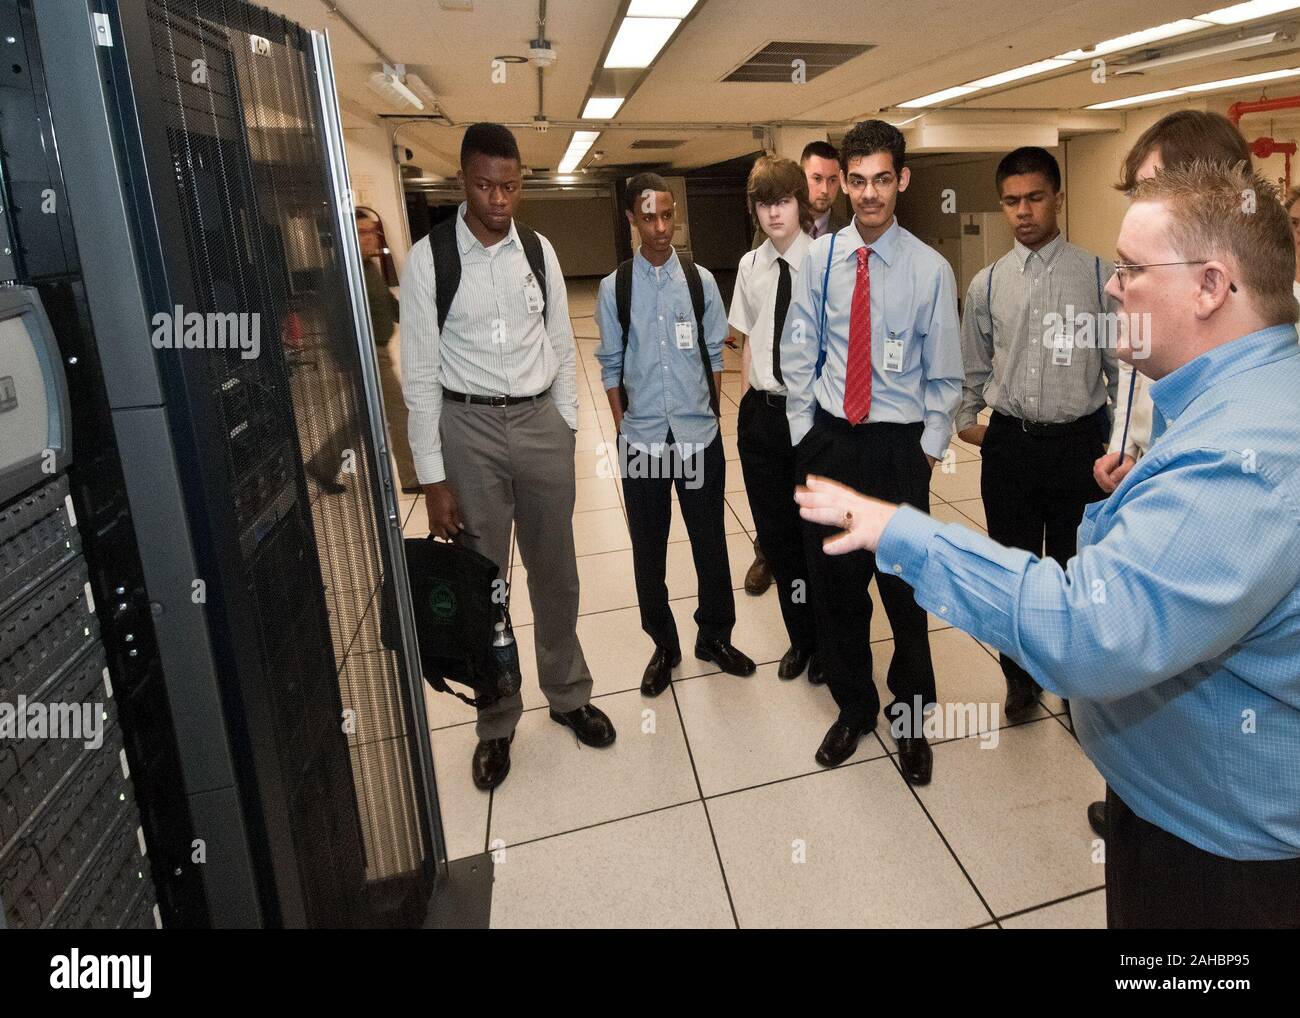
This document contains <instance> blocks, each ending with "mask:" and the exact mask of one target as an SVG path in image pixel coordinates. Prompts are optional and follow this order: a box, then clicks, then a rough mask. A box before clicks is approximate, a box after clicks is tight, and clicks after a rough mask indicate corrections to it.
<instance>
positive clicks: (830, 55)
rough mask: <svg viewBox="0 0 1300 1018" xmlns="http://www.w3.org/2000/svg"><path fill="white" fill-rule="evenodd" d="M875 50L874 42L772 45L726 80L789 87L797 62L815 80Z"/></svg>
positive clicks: (778, 43) (806, 74) (784, 43)
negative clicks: (776, 83)
mask: <svg viewBox="0 0 1300 1018" xmlns="http://www.w3.org/2000/svg"><path fill="white" fill-rule="evenodd" d="M875 48H876V47H875V46H874V45H872V44H871V43H842V42H769V43H768V44H767V45H766V46H764V47H763V48H762V49H761V50H759V51H758V52H757V53H755V54H754V55H753V56H751V57H750V58H749V59H748V60H746V61H745V62H744V63H743V64H741V65H740V66H739V67H737V68H736V69H735V70H734V71H732V72H731V73H730V74H728V75H727V76H726V77H725V78H723V79H722V80H723V81H771V82H781V83H784V84H788V83H789V82H790V76H791V75H792V74H793V73H794V70H795V67H794V61H796V60H802V61H803V62H804V65H805V66H804V80H805V81H812V80H813V78H815V77H817V75H819V74H825V73H826V72H827V71H830V70H834V69H835V68H836V67H839V66H840V64H843V63H847V62H848V61H850V60H852V59H853V58H854V57H856V56H861V55H862V54H863V53H865V52H867V50H871V49H875Z"/></svg>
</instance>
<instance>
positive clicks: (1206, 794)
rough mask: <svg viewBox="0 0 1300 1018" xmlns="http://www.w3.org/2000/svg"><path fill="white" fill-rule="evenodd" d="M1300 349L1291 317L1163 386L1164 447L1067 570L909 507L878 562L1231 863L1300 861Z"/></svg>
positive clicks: (1106, 770) (1102, 512)
mask: <svg viewBox="0 0 1300 1018" xmlns="http://www.w3.org/2000/svg"><path fill="white" fill-rule="evenodd" d="M1298 394H1300V350H1297V348H1296V342H1295V328H1294V327H1293V326H1291V325H1285V326H1276V327H1273V328H1268V329H1263V330H1261V331H1259V332H1255V333H1251V334H1249V335H1247V336H1243V337H1240V338H1238V339H1236V340H1233V341H1231V342H1229V343H1225V344H1223V345H1221V346H1219V347H1217V348H1215V349H1214V350H1211V351H1209V352H1208V353H1205V354H1203V355H1201V356H1200V357H1197V358H1196V359H1195V360H1193V361H1191V362H1189V363H1188V364H1185V365H1183V366H1182V367H1181V368H1179V369H1178V370H1176V371H1174V372H1172V373H1170V374H1169V375H1167V376H1166V377H1164V378H1162V379H1160V380H1159V381H1157V382H1155V383H1154V384H1153V385H1152V386H1151V396H1152V398H1153V399H1154V400H1155V403H1156V406H1157V408H1158V409H1159V411H1160V415H1161V418H1162V419H1163V421H1164V422H1165V425H1166V426H1165V430H1164V432H1163V434H1161V435H1159V436H1158V438H1157V439H1156V440H1155V441H1153V443H1152V445H1151V450H1150V452H1149V453H1148V454H1147V455H1146V456H1144V457H1142V458H1141V459H1139V460H1138V462H1137V465H1136V466H1135V467H1134V468H1133V469H1132V471H1131V472H1130V473H1129V474H1128V476H1127V477H1125V479H1124V480H1123V481H1122V482H1121V484H1120V486H1119V487H1118V488H1117V489H1116V490H1115V492H1114V493H1113V494H1112V495H1111V496H1110V498H1108V499H1106V500H1105V501H1102V502H1094V503H1093V504H1092V505H1090V506H1089V507H1088V509H1087V511H1086V512H1085V514H1084V517H1083V523H1082V524H1081V525H1080V527H1079V553H1078V555H1076V556H1075V557H1074V558H1072V559H1071V560H1070V562H1069V563H1068V564H1067V566H1066V567H1065V568H1064V569H1062V568H1061V567H1060V566H1059V565H1057V564H1056V563H1055V562H1053V561H1052V560H1051V559H1047V560H1042V559H1039V558H1038V557H1037V556H1034V555H1031V554H1029V553H1028V552H1024V551H1015V550H1012V549H1009V548H1004V547H1002V546H1001V545H999V544H996V543H994V542H993V541H991V540H989V539H988V538H987V537H985V536H983V535H982V534H975V533H972V532H971V531H969V530H967V529H965V528H964V527H960V526H957V525H956V524H948V525H943V524H940V523H938V522H936V521H935V520H933V519H931V518H930V517H928V516H925V515H924V514H922V513H920V512H917V511H916V510H915V509H911V508H905V509H901V510H900V511H899V512H897V513H896V514H895V515H894V517H893V519H892V520H891V521H890V523H889V526H888V527H886V528H885V532H884V534H883V536H882V538H881V542H880V548H879V551H878V561H879V562H880V567H881V568H882V569H891V570H893V571H894V572H895V573H896V574H898V575H900V576H901V577H902V578H903V579H904V580H906V581H907V582H908V583H909V584H911V585H912V587H913V588H914V589H915V591H916V599H917V601H918V603H920V604H921V605H922V606H924V607H925V608H927V609H928V610H930V611H932V612H935V613H936V614H938V615H939V616H940V617H941V618H944V619H946V620H948V621H949V622H951V623H952V624H953V625H954V626H958V627H960V628H961V629H964V630H966V631H967V632H969V633H971V634H973V635H974V636H976V637H977V638H979V639H981V640H984V641H986V642H988V643H990V644H992V645H993V646H994V647H996V648H997V649H998V650H1001V651H1005V652H1006V653H1008V654H1010V655H1011V656H1012V657H1013V658H1015V659H1016V660H1017V661H1019V662H1020V663H1021V664H1022V665H1024V666H1025V668H1027V669H1028V670H1029V672H1030V673H1031V674H1032V675H1033V676H1034V678H1035V679H1037V680H1038V681H1039V682H1040V683H1042V685H1043V687H1044V688H1046V689H1049V690H1051V691H1052V692H1054V693H1057V694H1058V695H1060V696H1064V697H1068V698H1069V699H1070V706H1071V712H1072V714H1073V718H1074V727H1075V731H1076V732H1077V733H1078V736H1079V742H1080V743H1081V744H1082V746H1083V748H1084V750H1085V751H1086V752H1087V753H1088V755H1089V756H1090V757H1091V758H1092V760H1093V762H1094V763H1095V764H1096V765H1097V769H1098V770H1100V771H1101V773H1102V775H1103V776H1104V777H1105V779H1106V781H1107V782H1109V783H1110V785H1111V787H1113V788H1114V789H1115V791H1116V792H1117V793H1119V795H1120V797H1121V798H1123V799H1124V801H1125V802H1127V803H1128V805H1129V806H1130V807H1131V808H1132V809H1133V811H1134V812H1135V813H1137V814H1138V815H1139V816H1141V817H1142V818H1144V819H1145V820H1148V821H1150V822H1151V823H1153V824H1155V825H1157V826H1158V827H1161V828H1163V829H1164V830H1166V831H1169V832H1170V833H1172V834H1175V835H1177V836H1178V837H1180V838H1182V839H1183V840H1184V841H1188V842H1191V843H1192V844H1193V845H1196V846H1198V847H1199V848H1202V849H1204V850H1205V851H1207V852H1212V853H1214V854H1216V855H1220V856H1225V857H1228V858H1232V859H1289V858H1295V857H1297V856H1300V414H1297V413H1296V408H1297V402H1298V401H1300V395H1298Z"/></svg>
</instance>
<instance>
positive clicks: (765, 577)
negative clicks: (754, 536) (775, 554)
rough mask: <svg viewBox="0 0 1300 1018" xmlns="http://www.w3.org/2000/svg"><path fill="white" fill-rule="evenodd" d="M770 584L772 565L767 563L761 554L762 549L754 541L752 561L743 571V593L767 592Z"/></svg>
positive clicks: (756, 593) (757, 593)
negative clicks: (747, 569) (747, 568)
mask: <svg viewBox="0 0 1300 1018" xmlns="http://www.w3.org/2000/svg"><path fill="white" fill-rule="evenodd" d="M771 585H772V567H771V566H769V565H768V564H767V559H766V558H765V557H764V555H763V549H762V548H760V547H759V546H758V542H757V541H755V542H754V562H753V564H752V565H751V566H750V567H749V571H748V572H747V573H745V593H746V594H754V595H755V596H757V595H759V594H765V593H767V588H768V587H770V586H771Z"/></svg>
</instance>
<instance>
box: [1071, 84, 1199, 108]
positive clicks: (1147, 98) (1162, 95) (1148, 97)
mask: <svg viewBox="0 0 1300 1018" xmlns="http://www.w3.org/2000/svg"><path fill="white" fill-rule="evenodd" d="M1186 92H1187V90H1186V89H1183V88H1167V89H1165V90H1164V91H1163V92H1146V93H1144V94H1143V95H1131V96H1129V97H1128V98H1127V99H1112V100H1111V101H1110V102H1104V103H1093V104H1092V105H1091V106H1085V107H1084V109H1085V110H1118V109H1121V108H1122V107H1124V106H1140V105H1142V104H1143V103H1153V102H1157V101H1158V100H1160V99H1168V98H1169V97H1170V96H1175V95H1185V94H1186Z"/></svg>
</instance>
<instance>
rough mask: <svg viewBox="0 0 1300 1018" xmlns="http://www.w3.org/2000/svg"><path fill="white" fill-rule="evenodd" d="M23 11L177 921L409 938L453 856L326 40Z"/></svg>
mask: <svg viewBox="0 0 1300 1018" xmlns="http://www.w3.org/2000/svg"><path fill="white" fill-rule="evenodd" d="M14 6H15V8H16V10H17V11H18V13H19V15H20V17H21V18H24V19H26V20H27V21H28V22H29V23H30V25H31V26H34V29H35V33H34V34H35V36H36V40H37V43H38V45H39V49H40V56H41V58H42V59H43V60H44V63H45V64H46V65H47V66H54V65H57V66H58V67H59V69H60V73H59V75H57V76H51V77H50V79H49V80H48V81H47V82H45V84H46V85H47V87H48V101H49V121H50V124H51V126H52V130H53V133H54V136H55V139H56V140H57V151H58V158H59V159H60V160H61V167H62V173H63V176H64V178H65V181H66V185H67V187H66V192H67V194H66V198H67V217H68V219H69V227H70V229H69V231H68V235H67V236H66V237H65V238H64V243H65V244H67V243H71V244H73V245H75V258H76V260H77V263H78V264H79V266H80V269H81V273H82V277H81V278H80V279H79V281H78V285H79V286H84V299H83V300H82V302H81V304H80V305H79V307H80V309H81V311H82V312H84V313H85V314H86V315H87V318H88V323H87V324H88V329H87V331H88V332H93V344H92V345H93V351H92V353H93V357H92V358H91V359H92V361H93V366H94V368H95V369H97V370H96V372H95V374H96V377H97V379H98V381H99V383H100V385H101V387H102V407H101V408H102V410H103V414H102V417H101V420H100V426H101V428H102V429H103V430H104V431H105V432H106V433H107V434H108V435H110V436H111V438H112V441H113V443H114V448H115V451H116V455H117V457H118V458H119V460H120V477H121V484H120V487H121V489H122V490H123V491H124V493H125V500H124V501H125V503H126V505H127V506H128V507H129V511H125V512H124V515H123V516H122V517H121V518H122V519H123V520H124V521H125V522H126V525H127V526H128V527H129V529H130V530H131V531H133V533H134V536H135V538H136V539H137V540H136V542H134V543H133V545H132V547H131V551H132V552H133V553H135V552H138V554H136V555H135V561H136V563H137V571H138V573H139V577H140V582H139V583H138V584H137V585H136V587H137V588H138V590H137V591H136V592H137V593H138V598H137V599H136V600H138V602H139V605H141V606H143V609H144V613H143V615H144V617H143V619H142V622H147V623H148V624H149V625H148V628H147V632H145V631H144V629H143V628H142V632H143V633H144V635H141V634H139V633H136V632H135V629H134V627H133V628H132V629H131V634H132V638H133V640H140V641H144V642H145V643H147V644H148V649H149V652H150V653H151V655H152V656H153V659H154V663H155V666H156V667H155V668H154V671H153V672H152V675H153V677H154V678H156V680H157V687H158V691H159V694H160V695H159V696H155V697H154V699H153V700H152V701H151V704H152V708H153V714H152V715H147V714H146V712H145V711H144V710H141V711H140V712H139V714H140V716H139V718H138V724H135V725H131V724H124V725H123V726H122V727H123V731H124V732H126V733H128V735H129V734H130V733H131V732H138V733H139V735H138V736H136V737H137V738H138V739H140V740H142V741H143V740H145V739H148V738H152V739H155V740H156V741H160V742H162V743H165V744H166V745H167V746H169V747H170V748H171V750H172V751H173V752H172V756H171V757H169V758H168V759H170V760H172V761H173V762H174V763H175V765H176V766H175V768H174V772H173V781H172V782H171V784H170V785H168V787H167V788H165V789H159V790H158V794H157V795H155V794H154V793H153V791H151V792H150V795H149V796H148V797H143V798H142V799H141V801H142V810H143V811H144V812H146V813H147V812H148V811H149V810H150V809H151V808H153V807H154V804H157V809H158V810H159V815H160V816H161V815H162V811H163V810H168V811H170V813H169V815H171V816H174V817H176V818H177V823H176V824H175V825H174V826H173V827H172V828H170V830H172V831H173V833H172V834H171V840H170V842H169V847H170V848H171V851H169V853H168V857H167V859H166V863H167V868H166V873H165V876H166V878H167V895H168V897H167V898H166V901H165V905H166V907H165V908H164V909H163V910H161V911H162V912H164V913H166V914H165V916H164V919H165V920H171V921H173V922H177V923H179V922H185V921H190V922H193V923H195V924H212V925H219V926H257V925H284V926H355V925H396V924H406V925H410V924H415V923H418V922H420V921H421V920H422V919H423V918H424V913H425V907H426V906H427V904H428V901H429V896H430V892H431V890H432V888H433V884H434V878H435V875H436V870H437V867H438V864H439V863H440V862H443V861H444V860H445V854H444V852H443V848H442V838H441V828H440V826H439V821H438V816H437V807H436V792H435V790H434V787H433V776H432V767H431V764H430V760H429V747H428V732H427V729H426V728H425V727H424V726H425V722H424V715H423V702H422V696H423V691H422V688H421V684H420V681H419V678H418V669H417V668H416V667H414V664H413V663H414V662H415V661H416V655H415V653H414V651H413V647H414V636H413V632H412V631H411V628H410V623H409V611H408V610H406V608H405V606H403V605H401V604H400V601H401V599H400V598H399V599H397V600H398V601H399V604H398V605H397V606H393V605H390V604H389V602H388V600H386V599H384V598H381V596H380V591H381V589H382V587H383V585H384V581H385V577H388V578H390V579H392V580H394V581H395V582H396V585H397V588H398V589H403V588H404V586H405V584H404V578H403V577H402V575H401V570H402V563H401V561H400V530H399V528H398V527H397V525H396V520H397V512H396V505H395V499H394V495H395V491H394V487H393V485H394V481H393V478H392V476H391V471H390V469H389V464H388V460H387V448H386V442H385V438H384V432H383V424H382V416H381V415H380V413H379V410H378V404H377V396H376V393H375V390H376V389H377V386H375V385H374V384H372V383H373V378H374V375H375V371H374V369H373V351H371V350H370V349H369V348H368V346H367V344H368V342H369V335H368V319H366V318H365V314H364V298H363V297H359V296H358V293H357V290H356V286H357V282H358V279H357V274H356V273H354V272H350V271H349V263H348V258H347V257H346V255H347V251H348V244H349V243H352V244H355V237H349V236H348V234H347V233H346V231H348V230H351V229H352V224H351V210H350V209H349V208H346V207H345V201H344V200H342V199H341V198H340V195H341V193H342V191H341V190H340V180H339V171H338V161H337V159H334V158H333V157H332V155H331V153H330V152H329V151H327V145H328V137H329V132H328V131H327V128H328V127H329V123H327V122H326V121H327V118H328V117H330V116H333V117H334V118H335V122H336V119H337V110H333V109H330V108H328V106H327V103H326V102H325V100H324V99H323V98H322V96H321V94H320V87H321V80H322V79H321V74H320V69H319V68H318V66H317V59H318V57H317V53H316V51H315V49H314V40H313V38H312V36H311V34H310V33H307V32H305V31H303V30H302V29H301V28H299V27H298V26H296V25H293V24H292V23H290V22H287V21H286V20H284V19H283V18H281V17H279V16H276V15H272V14H271V13H269V12H267V11H265V10H262V9H260V8H257V7H254V6H252V5H249V4H244V3H240V2H234V0H185V2H179V0H133V2H129V3H128V2H123V3H120V4H119V3H113V2H104V0H93V2H91V0H60V2H59V3H56V4H45V3H31V2H30V0H24V2H20V3H18V4H16V5H14ZM344 187H345V183H344ZM358 306H360V307H361V308H362V311H361V312H360V314H358V310H357V309H358ZM361 325H364V326H365V327H364V328H362V327H360V326H361ZM173 326H174V328H173ZM91 327H93V328H91ZM196 337H197V340H196ZM241 342H242V344H243V345H241ZM87 374H91V372H87ZM136 545H138V547H137V546H136ZM106 553H107V552H106ZM113 589H116V588H113ZM135 589H136V588H133V590H135ZM131 601H132V599H131V598H126V599H125V603H126V605H127V609H130V607H131ZM403 612H404V613H405V618H404V619H395V618H392V617H386V616H389V615H390V614H398V615H400V614H403ZM100 614H101V617H102V615H103V611H102V606H101V613H100ZM381 629H383V630H384V631H386V632H389V633H391V632H394V631H396V632H400V633H402V634H403V637H402V641H401V645H400V646H399V649H397V650H393V649H390V648H389V647H387V646H385V643H384V641H383V640H381V638H380V632H381ZM138 646H139V645H138V644H137V646H136V647H132V648H131V649H132V650H136V649H137V647H138ZM127 653H128V654H129V653H130V651H127ZM137 656H138V651H137ZM132 660H134V659H132ZM157 753H159V754H162V750H158V751H157ZM163 755H165V754H163ZM160 758H161V757H160ZM158 865H159V868H161V865H162V864H161V863H159V864H158ZM124 866H126V860H125V857H124V856H122V857H119V856H117V855H112V854H111V853H106V854H104V855H103V858H102V865H100V866H99V868H98V869H97V870H96V874H97V879H98V880H100V881H102V882H106V883H110V884H111V883H112V882H113V881H115V880H117V879H118V877H119V875H120V873H119V871H122V872H125V871H124V870H123V867H124ZM159 886H160V896H161V895H162V890H161V888H162V885H161V884H160V885H159ZM165 924H166V922H164V925H165Z"/></svg>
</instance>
